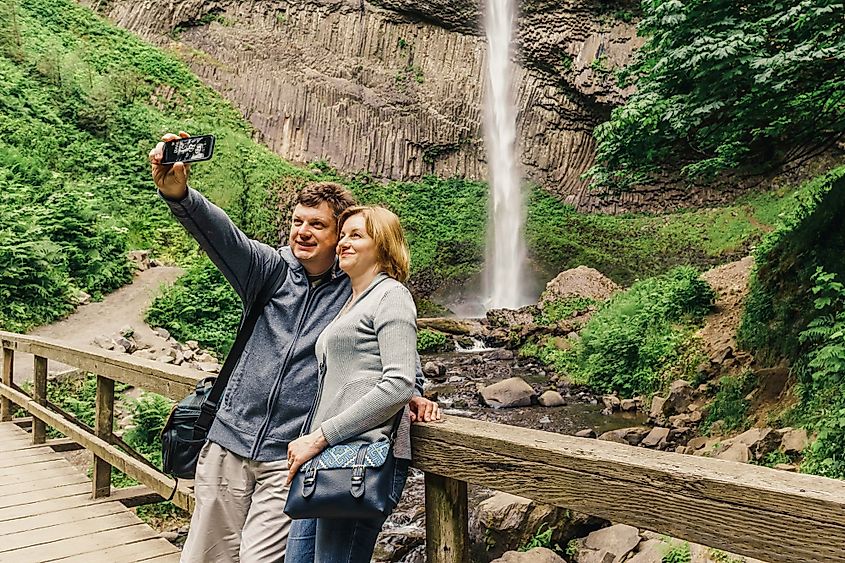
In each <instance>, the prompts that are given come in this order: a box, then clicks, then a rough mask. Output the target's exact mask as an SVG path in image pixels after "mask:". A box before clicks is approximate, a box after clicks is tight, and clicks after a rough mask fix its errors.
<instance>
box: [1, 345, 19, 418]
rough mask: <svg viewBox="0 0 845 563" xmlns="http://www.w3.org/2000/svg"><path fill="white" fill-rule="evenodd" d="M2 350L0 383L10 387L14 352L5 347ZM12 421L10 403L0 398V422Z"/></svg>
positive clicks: (13, 366) (13, 367)
mask: <svg viewBox="0 0 845 563" xmlns="http://www.w3.org/2000/svg"><path fill="white" fill-rule="evenodd" d="M2 350H3V367H2V369H0V382H2V383H3V385H8V386H9V387H11V386H12V381H13V372H14V369H15V351H14V350H12V349H11V348H7V347H6V346H3V347H2ZM10 420H12V402H11V401H9V399H7V398H5V397H0V422H8V421H10Z"/></svg>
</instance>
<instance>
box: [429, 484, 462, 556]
mask: <svg viewBox="0 0 845 563" xmlns="http://www.w3.org/2000/svg"><path fill="white" fill-rule="evenodd" d="M425 537H426V550H425V556H426V561H427V562H428V563H464V562H466V561H469V527H468V520H467V484H466V482H464V481H456V480H455V479H450V478H448V477H442V476H440V475H436V474H434V473H426V474H425Z"/></svg>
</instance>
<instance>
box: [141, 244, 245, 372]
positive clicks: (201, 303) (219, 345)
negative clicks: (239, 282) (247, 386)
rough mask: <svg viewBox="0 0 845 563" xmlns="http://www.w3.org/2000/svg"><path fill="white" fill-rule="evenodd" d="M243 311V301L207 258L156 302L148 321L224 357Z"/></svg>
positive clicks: (149, 310) (151, 306) (150, 311)
mask: <svg viewBox="0 0 845 563" xmlns="http://www.w3.org/2000/svg"><path fill="white" fill-rule="evenodd" d="M241 312H242V305H241V300H240V298H239V297H238V296H237V294H236V293H235V291H234V290H233V289H232V287H231V286H230V285H229V283H228V282H227V281H226V280H225V278H224V277H223V274H221V273H220V271H219V270H218V269H217V268H216V267H215V266H214V264H212V262H211V260H208V259H207V258H206V259H203V260H202V261H200V262H198V263H197V264H196V265H194V266H191V267H190V268H189V269H188V271H187V272H186V273H185V275H184V276H182V277H181V278H179V279H178V280H177V281H176V283H175V284H173V286H172V287H171V288H170V289H169V290H168V291H165V292H164V293H163V294H162V295H160V296H159V297H157V298H156V299H155V301H153V303H152V305H150V308H149V309H148V310H147V315H146V321H147V323H149V324H150V325H151V326H162V327H164V328H166V329H167V330H169V331H170V333H171V334H172V335H173V337H174V338H176V339H177V340H181V341H185V340H197V341H198V342H200V344H201V345H202V346H203V347H206V348H211V349H212V350H215V351H217V352H218V353H220V354H223V355H225V354H227V353H228V352H229V350H230V349H231V347H232V344H233V343H234V341H235V334H236V332H237V329H238V323H239V322H240V318H241Z"/></svg>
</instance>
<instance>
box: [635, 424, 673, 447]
mask: <svg viewBox="0 0 845 563" xmlns="http://www.w3.org/2000/svg"><path fill="white" fill-rule="evenodd" d="M668 438H669V429H668V428H662V427H660V426H655V427H654V428H652V429H651V432H649V433H648V436H646V437H645V438H643V440H642V442H640V445H641V446H643V447H646V448H659V447H661V446H665V445H666V441H667V439H668Z"/></svg>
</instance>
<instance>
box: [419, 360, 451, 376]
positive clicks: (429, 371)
mask: <svg viewBox="0 0 845 563" xmlns="http://www.w3.org/2000/svg"><path fill="white" fill-rule="evenodd" d="M423 373H424V374H425V375H426V377H430V378H432V379H437V378H440V377H443V376H444V375H446V366H444V365H443V364H441V363H440V362H426V363H425V365H424V366H423Z"/></svg>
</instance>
